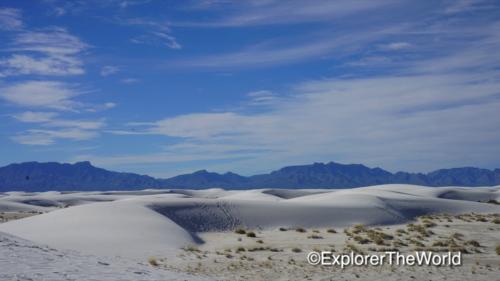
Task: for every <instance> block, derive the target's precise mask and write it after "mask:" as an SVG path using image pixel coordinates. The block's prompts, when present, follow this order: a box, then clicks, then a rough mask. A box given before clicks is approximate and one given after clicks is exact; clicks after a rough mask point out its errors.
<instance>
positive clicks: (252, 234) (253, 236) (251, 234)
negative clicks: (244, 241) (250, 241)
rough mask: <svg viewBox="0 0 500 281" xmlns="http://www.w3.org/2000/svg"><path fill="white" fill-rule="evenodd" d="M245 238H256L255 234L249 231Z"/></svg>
mask: <svg viewBox="0 0 500 281" xmlns="http://www.w3.org/2000/svg"><path fill="white" fill-rule="evenodd" d="M247 237H250V238H255V237H257V235H255V232H253V231H249V232H247Z"/></svg>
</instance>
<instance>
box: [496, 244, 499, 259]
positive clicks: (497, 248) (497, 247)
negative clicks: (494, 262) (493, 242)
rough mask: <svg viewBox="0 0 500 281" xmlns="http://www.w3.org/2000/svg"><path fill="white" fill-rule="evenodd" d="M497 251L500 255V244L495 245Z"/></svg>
mask: <svg viewBox="0 0 500 281" xmlns="http://www.w3.org/2000/svg"><path fill="white" fill-rule="evenodd" d="M495 252H496V253H497V255H499V256H500V244H497V246H496V247H495Z"/></svg>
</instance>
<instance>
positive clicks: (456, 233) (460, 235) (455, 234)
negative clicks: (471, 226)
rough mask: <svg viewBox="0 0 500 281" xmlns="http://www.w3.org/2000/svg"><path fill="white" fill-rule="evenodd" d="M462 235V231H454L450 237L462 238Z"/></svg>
mask: <svg viewBox="0 0 500 281" xmlns="http://www.w3.org/2000/svg"><path fill="white" fill-rule="evenodd" d="M463 237H464V235H463V234H462V233H459V232H455V233H453V234H452V235H451V238H455V239H457V240H462V238H463Z"/></svg>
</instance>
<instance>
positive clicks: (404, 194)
mask: <svg viewBox="0 0 500 281" xmlns="http://www.w3.org/2000/svg"><path fill="white" fill-rule="evenodd" d="M4 195H5V196H3V197H0V212H2V211H9V210H11V209H13V208H14V207H16V206H17V207H16V208H18V210H26V209H29V208H31V209H32V210H42V211H47V210H53V211H51V212H48V213H46V214H42V215H37V216H33V217H29V218H25V219H21V220H17V221H11V222H8V223H4V224H0V231H3V232H6V233H10V234H13V235H16V236H19V237H22V238H25V239H29V240H31V241H35V242H39V243H44V244H48V245H50V246H53V247H56V248H64V249H75V250H79V251H82V252H85V253H91V254H100V255H102V254H104V255H123V256H131V257H141V258H143V257H147V256H151V255H157V254H161V255H162V256H165V255H168V253H173V252H174V250H175V249H178V248H180V247H183V246H186V245H189V244H193V243H202V242H203V241H202V240H201V239H199V238H198V236H197V233H199V232H206V231H224V230H230V229H233V228H235V227H238V226H244V227H248V228H262V229H275V228H278V227H282V226H283V227H294V226H303V227H344V226H348V225H352V224H355V223H363V224H367V225H378V224H397V223H402V222H405V221H408V220H411V219H412V218H414V217H415V216H418V215H423V214H429V213H450V214H457V213H467V212H478V213H481V212H484V213H500V206H498V205H494V204H487V203H484V202H478V201H487V200H491V199H494V200H498V199H500V187H490V188H461V187H446V188H430V187H422V186H413V185H381V186H371V187H364V188H355V189H343V190H327V189H323V190H319V189H316V190H277V189H258V190H245V191H225V190H222V189H210V190H145V191H134V192H89V193H84V192H76V193H58V192H50V193H33V194H19V193H8V194H4ZM42 205H43V206H42ZM68 205H70V206H71V207H69V208H61V206H68Z"/></svg>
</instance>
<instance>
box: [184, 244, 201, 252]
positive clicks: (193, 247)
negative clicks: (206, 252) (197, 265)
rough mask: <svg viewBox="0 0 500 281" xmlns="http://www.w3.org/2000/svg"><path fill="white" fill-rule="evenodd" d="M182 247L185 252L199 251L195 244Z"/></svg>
mask: <svg viewBox="0 0 500 281" xmlns="http://www.w3.org/2000/svg"><path fill="white" fill-rule="evenodd" d="M182 249H183V250H184V251H187V252H201V251H200V249H198V247H196V246H195V245H189V246H187V247H184V248H182Z"/></svg>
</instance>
